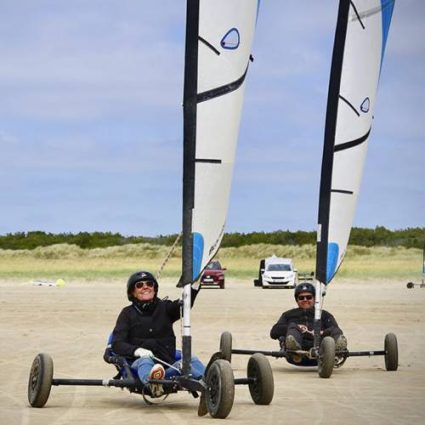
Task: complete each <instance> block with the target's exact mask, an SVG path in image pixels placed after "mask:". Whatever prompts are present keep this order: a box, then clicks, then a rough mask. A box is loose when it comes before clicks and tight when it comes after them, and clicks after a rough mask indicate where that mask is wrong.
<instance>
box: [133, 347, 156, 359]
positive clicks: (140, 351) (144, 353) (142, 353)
mask: <svg viewBox="0 0 425 425" xmlns="http://www.w3.org/2000/svg"><path fill="white" fill-rule="evenodd" d="M134 357H153V353H152V351H151V350H147V349H146V348H137V349H136V350H134Z"/></svg>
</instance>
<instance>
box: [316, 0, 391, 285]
mask: <svg viewBox="0 0 425 425" xmlns="http://www.w3.org/2000/svg"><path fill="white" fill-rule="evenodd" d="M393 6H394V0H351V1H350V0H340V3H339V10H338V18H337V28H336V32H335V42H334V50H333V56H332V67H331V76H330V83H329V92H328V105H327V111H326V123H325V137H324V148H323V159H322V174H321V183H320V200H319V217H318V232H320V234H318V236H317V241H318V242H317V256H316V277H317V279H318V280H319V281H320V282H322V283H324V284H329V283H330V281H331V280H332V278H333V277H334V276H335V274H336V272H337V270H338V269H339V267H340V266H341V263H342V261H343V259H344V256H345V252H346V248H347V244H348V239H349V236H350V231H351V227H352V223H353V219H354V213H355V209H356V204H357V197H358V194H359V190H360V185H361V180H362V174H363V167H364V162H365V158H366V153H367V147H368V142H369V138H370V134H371V129H372V120H373V111H374V107H375V103H376V92H377V86H378V81H379V77H380V72H381V66H382V59H383V54H384V50H385V45H386V41H387V37H388V30H389V25H390V21H391V16H392V11H393Z"/></svg>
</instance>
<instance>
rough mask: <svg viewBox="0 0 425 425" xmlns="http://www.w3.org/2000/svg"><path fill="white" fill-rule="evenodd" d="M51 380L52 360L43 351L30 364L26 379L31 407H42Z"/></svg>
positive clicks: (50, 386)
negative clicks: (27, 378)
mask: <svg viewBox="0 0 425 425" xmlns="http://www.w3.org/2000/svg"><path fill="white" fill-rule="evenodd" d="M52 380H53V360H52V358H51V357H50V356H49V355H48V354H45V353H40V354H38V355H37V356H36V357H35V359H34V361H33V362H32V365H31V370H30V376H29V380H28V401H29V403H30V404H31V406H32V407H43V406H44V405H45V404H46V402H47V400H48V398H49V395H50V389H51V388H52Z"/></svg>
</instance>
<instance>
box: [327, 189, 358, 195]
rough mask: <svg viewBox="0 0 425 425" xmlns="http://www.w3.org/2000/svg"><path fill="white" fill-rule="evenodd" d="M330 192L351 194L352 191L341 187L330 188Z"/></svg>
mask: <svg viewBox="0 0 425 425" xmlns="http://www.w3.org/2000/svg"><path fill="white" fill-rule="evenodd" d="M331 192H334V193H343V194H345V195H352V194H353V193H354V192H353V191H352V190H343V189H331Z"/></svg>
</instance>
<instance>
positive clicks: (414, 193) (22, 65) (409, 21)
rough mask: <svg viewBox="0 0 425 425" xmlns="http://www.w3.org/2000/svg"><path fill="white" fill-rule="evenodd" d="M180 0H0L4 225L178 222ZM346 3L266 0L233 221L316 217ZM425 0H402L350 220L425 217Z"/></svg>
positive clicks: (233, 225) (266, 223)
mask: <svg viewBox="0 0 425 425" xmlns="http://www.w3.org/2000/svg"><path fill="white" fill-rule="evenodd" d="M185 8H186V4H185V1H183V0H156V1H148V0H120V1H117V0H90V1H86V0H73V1H69V0H0V58H1V60H0V146H1V154H0V203H1V220H0V234H7V233H15V232H27V231H34V230H42V231H45V232H52V233H62V232H71V233H78V232H81V231H87V232H93V231H101V232H109V231H110V232H119V233H121V234H123V235H144V236H157V235H165V234H171V233H178V232H180V230H181V221H182V218H181V215H182V213H181V210H182V203H181V197H182V152H183V146H182V136H183V113H182V100H183V68H184V34H185V11H186V10H185ZM337 9H338V1H337V0H321V1H317V0H304V1H299V0H285V1H281V0H262V3H261V8H260V13H259V17H258V22H257V28H256V34H255V41H254V46H253V56H254V63H253V64H252V66H251V67H250V70H249V74H248V77H247V83H246V84H247V85H246V92H245V102H244V107H243V112H242V121H241V128H240V135H239V143H238V148H237V155H236V166H235V170H234V176H233V185H232V193H231V199H230V205H229V214H228V221H227V225H226V232H243V233H247V232H252V231H266V232H268V231H275V230H280V229H281V230H291V231H296V230H307V231H311V230H315V229H316V223H317V214H318V199H319V183H320V167H321V157H322V149H323V134H324V122H325V113H326V101H327V99H326V98H327V90H328V84H329V72H330V64H331V55H332V47H333V38H334V32H335V25H336V15H337ZM423 16H425V2H424V1H423V0H397V1H396V5H395V9H394V14H393V19H392V24H391V28H390V33H389V38H388V42H387V48H386V55H385V58H384V63H383V68H382V73H381V78H380V83H379V89H378V96H377V105H376V108H375V114H374V115H375V120H374V125H373V128H372V133H371V137H370V143H369V151H368V155H367V160H366V165H365V170H364V176H363V183H362V189H361V193H360V197H359V202H358V208H357V211H356V215H355V220H354V226H356V227H369V228H374V227H375V226H385V227H387V228H389V229H393V230H394V229H404V228H407V227H423V226H425V184H424V180H425V172H424V171H425V144H424V139H425V137H424V136H425V130H424V129H425V26H424V25H423Z"/></svg>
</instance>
